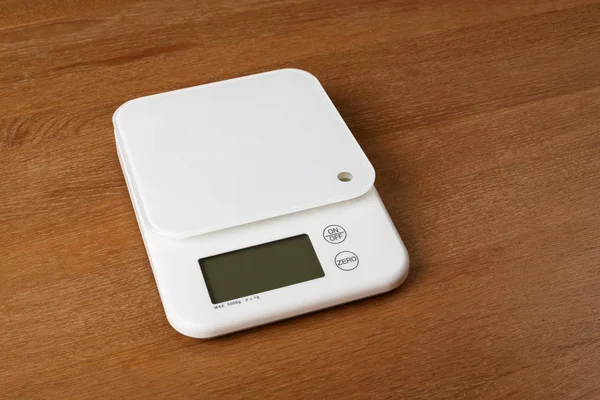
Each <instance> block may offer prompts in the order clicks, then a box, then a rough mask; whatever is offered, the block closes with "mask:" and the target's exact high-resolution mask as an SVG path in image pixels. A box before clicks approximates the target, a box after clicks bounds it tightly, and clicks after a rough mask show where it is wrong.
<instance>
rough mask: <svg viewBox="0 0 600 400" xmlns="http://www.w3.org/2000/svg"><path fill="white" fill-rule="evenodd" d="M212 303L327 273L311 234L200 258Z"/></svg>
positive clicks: (318, 276)
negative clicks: (312, 241) (324, 270)
mask: <svg viewBox="0 0 600 400" xmlns="http://www.w3.org/2000/svg"><path fill="white" fill-rule="evenodd" d="M198 262H199V263H200V269H201V270H202V275H203V276H204V280H205V282H206V287H207V288H208V294H209V295H210V300H211V301H212V302H213V304H217V303H222V302H224V301H229V300H233V299H237V298H240V297H245V296H250V295H253V294H257V293H261V292H266V291H268V290H273V289H277V288H281V287H284V286H289V285H294V284H296V283H300V282H305V281H310V280H312V279H317V278H322V277H323V276H325V273H324V272H323V268H321V263H320V262H319V259H318V258H317V254H316V253H315V249H314V248H313V246H312V244H311V242H310V238H309V237H308V235H298V236H294V237H291V238H287V239H281V240H277V241H275V242H270V243H265V244H260V245H258V246H253V247H248V248H245V249H241V250H235V251H232V252H229V253H224V254H219V255H216V256H212V257H206V258H201V259H200V260H198Z"/></svg>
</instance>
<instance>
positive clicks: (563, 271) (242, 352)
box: [0, 0, 600, 399]
mask: <svg viewBox="0 0 600 400" xmlns="http://www.w3.org/2000/svg"><path fill="white" fill-rule="evenodd" d="M0 46H1V47H0V49H1V51H0V66H1V69H0V110H1V112H0V227H1V229H0V271H1V279H0V398H19V397H24V398H44V399H48V398H60V399H65V398H95V397H102V398H117V397H123V398H135V397H138V398H154V397H161V398H163V397H164V398H186V397H194V398H202V399H211V398H227V399H229V398H232V399H237V398H239V399H250V398H280V399H288V398H298V399H315V398H316V399H367V398H382V399H383V398H390V399H397V398H425V399H432V398H453V399H463V398H486V399H505V398H514V399H526V398H539V399H551V398H556V399H575V398H582V399H592V398H600V2H599V1H585V0H569V1H567V0H538V1H518V0H513V1H508V2H501V1H497V2H496V1H476V0H468V1H458V0H457V1H446V2H444V1H439V0H428V1H404V2H379V1H372V0H368V1H366V0H365V1H339V2H334V3H322V2H319V1H316V0H314V1H313V0H299V1H293V2H283V1H262V0H256V1H250V2H235V1H231V0H226V1H222V2H218V3H217V2H212V1H204V2H196V1H191V0H190V1H130V2H123V1H117V0H107V1H75V0H72V1H62V2H56V1H53V2H47V1H26V2H25V1H18V0H8V1H6V0H5V1H4V2H3V3H2V6H1V14H0ZM282 67H297V68H303V69H306V70H308V71H311V72H312V73H313V74H315V75H316V76H317V77H318V78H319V79H320V80H321V82H322V84H323V85H324V87H325V88H326V90H327V91H328V93H329V95H330V96H331V98H332V99H333V101H334V103H335V104H336V106H337V107H338V109H339V111H340V113H341V114H342V116H343V117H344V119H345V120H346V122H347V123H348V125H349V126H350V129H351V130H352V131H353V133H354V135H355V136H356V138H357V140H358V141H359V143H360V144H361V146H362V147H363V149H364V151H365V152H366V153H367V155H368V157H369V158H370V159H371V161H372V163H373V164H374V166H375V169H376V171H377V173H378V175H377V181H376V186H377V188H378V189H379V192H380V194H381V196H382V198H383V200H384V202H385V204H386V205H387V207H388V210H389V212H390V214H391V216H392V218H393V220H394V222H395V224H396V226H397V228H398V231H399V232H400V234H401V235H402V237H403V238H404V241H405V243H406V245H407V247H408V249H409V252H410V256H411V260H412V269H411V273H410V276H409V279H408V280H407V282H406V283H405V284H404V285H403V286H402V287H401V288H400V289H399V290H397V291H395V292H392V293H391V294H388V295H384V296H381V297H377V298H373V299H370V300H366V301H362V302H358V303H353V304H350V305H346V306H342V307H338V308H335V309H330V310H327V311H322V312H319V313H315V314H312V315H309V316H304V317H300V318H296V319H293V320H290V321H285V322H280V323H276V324H272V325H269V326H266V327H262V328H258V329H253V330H250V331H246V332H241V333H237V334H233V335H230V336H227V337H223V338H220V339H216V340H210V341H199V340H194V339H190V338H186V337H184V336H181V335H180V334H178V333H176V332H175V331H174V330H173V329H172V328H171V327H170V326H169V325H168V323H167V321H166V319H165V316H164V313H163V310H162V306H161V303H160V298H159V296H158V293H157V290H156V286H155V283H154V279H153V277H152V273H151V270H150V267H149V264H148V261H147V258H146V253H145V251H144V246H143V244H142V240H141V237H140V235H139V232H138V228H137V225H136V221H135V218H134V214H133V210H132V207H131V204H130V200H129V196H128V194H127V189H126V187H125V183H124V180H123V177H122V174H121V170H120V167H119V163H118V160H117V155H116V152H115V144H114V139H113V129H112V123H111V116H112V113H113V112H114V110H115V109H116V108H117V107H118V106H119V105H120V104H121V103H123V102H125V101H126V100H128V99H132V98H135V97H139V96H143V95H148V94H151V93H158V92H162V91H166V90H171V89H176V88H182V87H186V86H192V85H198V84H202V83H206V82H212V81H218V80H222V79H227V78H231V77H236V76H241V75H247V74H252V73H256V72H261V71H267V70H272V69H277V68H282Z"/></svg>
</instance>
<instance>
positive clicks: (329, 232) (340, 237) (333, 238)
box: [323, 225, 346, 244]
mask: <svg viewBox="0 0 600 400" xmlns="http://www.w3.org/2000/svg"><path fill="white" fill-rule="evenodd" d="M323 238H324V239H325V240H327V241H328V242H329V243H333V244H338V243H342V242H343V241H344V240H346V230H345V229H344V228H342V227H341V226H339V225H329V226H328V227H327V228H325V229H324V230H323Z"/></svg>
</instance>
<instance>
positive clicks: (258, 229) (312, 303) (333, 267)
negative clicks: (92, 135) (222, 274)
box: [119, 157, 409, 338]
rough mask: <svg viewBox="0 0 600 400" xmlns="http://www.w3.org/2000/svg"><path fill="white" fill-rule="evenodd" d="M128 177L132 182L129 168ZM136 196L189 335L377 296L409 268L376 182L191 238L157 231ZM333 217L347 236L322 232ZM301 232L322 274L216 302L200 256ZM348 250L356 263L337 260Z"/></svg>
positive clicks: (165, 299) (167, 296)
mask: <svg viewBox="0 0 600 400" xmlns="http://www.w3.org/2000/svg"><path fill="white" fill-rule="evenodd" d="M119 158H120V159H121V157H119ZM121 162H122V159H121ZM124 171H125V170H124ZM125 179H126V180H127V182H128V185H127V186H128V187H130V184H129V177H128V176H127V173H125ZM132 202H133V205H134V209H135V213H136V217H137V220H138V224H139V227H140V231H141V233H142V237H143V239H144V244H145V246H146V251H147V252H148V257H149V259H150V264H151V266H152V271H153V273H154V278H155V279H156V284H157V286H158V291H159V293H160V297H161V300H162V304H163V307H164V309H165V313H166V315H167V319H168V321H169V323H170V324H171V326H173V328H175V330H177V331H178V332H180V333H181V334H183V335H186V336H190V337H194V338H211V337H215V336H220V335H224V334H227V333H231V332H235V331H239V330H243V329H247V328H251V327H254V326H259V325H263V324H267V323H269V322H273V321H277V320H281V319H285V318H290V317H293V316H297V315H301V314H305V313H309V312H312V311H316V310H320V309H323V308H328V307H332V306H335V305H338V304H343V303H347V302H350V301H353V300H358V299H361V298H364V297H369V296H373V295H376V294H379V293H383V292H387V291H390V290H392V289H394V288H396V287H398V286H399V285H400V284H401V283H402V282H403V281H404V280H405V279H406V277H407V275H408V267H409V259H408V253H407V251H406V248H405V246H404V244H403V243H402V240H401V239H400V236H399V235H398V232H397V230H396V228H395V226H394V224H393V222H392V221H391V219H390V217H389V215H388V213H387V211H386V209H385V206H384V205H383V203H382V202H381V199H380V198H379V195H378V194H377V191H376V190H375V188H372V189H371V190H369V191H368V192H367V193H366V194H364V195H363V196H360V197H357V198H355V199H352V200H348V201H343V202H340V203H335V204H331V205H328V206H323V207H318V208H313V209H310V210H306V211H302V212H298V213H293V214H288V215H283V216H280V217H276V218H270V219H267V220H263V221H259V222H255V223H252V224H246V225H241V226H238V227H235V228H229V229H224V230H220V231H217V232H212V233H206V234H203V235H198V236H195V237H191V238H186V239H172V238H168V237H165V236H161V235H158V234H156V233H155V232H153V231H152V230H151V229H149V228H148V227H147V226H146V225H145V223H144V220H143V219H141V218H140V215H139V208H138V207H139V206H138V204H136V202H135V200H134V199H133V198H132ZM330 225H339V226H341V227H343V228H344V229H345V231H346V239H345V240H344V241H343V242H341V243H335V244H334V243H329V242H328V241H326V240H325V239H324V237H323V230H324V229H325V228H326V227H327V226H330ZM300 234H307V235H308V236H309V237H310V241H311V243H312V245H313V247H314V249H315V252H316V254H317V256H318V258H319V262H320V263H321V267H322V268H323V271H324V272H325V276H324V277H323V278H318V279H313V280H310V281H306V282H302V283H298V284H295V285H291V286H286V287H283V288H279V289H274V290H270V291H267V292H263V293H258V297H259V299H253V300H252V301H245V298H241V299H236V300H232V301H230V302H225V303H221V304H213V303H212V302H211V299H210V296H209V294H208V290H207V288H206V283H205V282H204V278H203V276H202V271H201V269H200V264H199V260H200V259H202V258H204V257H209V256H212V255H217V254H222V253H227V252H229V251H233V250H238V249H244V248H247V247H251V246H255V245H258V244H263V243H269V242H272V241H275V240H279V239H285V238H288V237H292V236H296V235H300ZM343 251H351V252H353V253H354V254H356V255H357V256H358V258H359V263H358V266H357V267H356V268H354V269H352V270H350V271H345V270H342V269H340V268H339V267H338V265H337V264H336V262H335V258H336V255H337V254H339V253H340V252H343ZM232 278H233V277H232ZM250 297H251V296H250ZM238 301H239V302H238Z"/></svg>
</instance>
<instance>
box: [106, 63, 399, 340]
mask: <svg viewBox="0 0 600 400" xmlns="http://www.w3.org/2000/svg"><path fill="white" fill-rule="evenodd" d="M113 123H114V126H115V137H116V143H117V151H118V154H119V159H120V161H121V166H122V168H123V174H124V175H125V180H126V182H127V187H128V189H129V193H130V195H131V200H132V203H133V206H134V210H135V214H136V217H137V221H138V224H139V227H140V231H141V232H142V237H143V238H144V243H145V245H146V251H147V252H148V257H149V259H150V264H151V265H152V271H153V272H154V277H155V279H156V284H157V286H158V291H159V293H160V297H161V299H162V303H163V306H164V309H165V312H166V315H167V318H168V320H169V322H170V324H171V325H172V326H173V327H174V328H175V329H176V330H177V331H179V332H180V333H182V334H184V335H187V336H191V337H196V338H209V337H214V336H219V335H223V334H226V333H229V332H233V331H238V330H241V329H245V328H250V327H253V326H257V325H262V324H266V323H269V322H273V321H277V320H280V319H284V318H289V317H293V316H295V315H299V314H304V313H308V312H311V311H315V310H319V309H322V308H326V307H331V306H334V305H337V304H341V303H346V302H349V301H353V300H357V299H360V298H363V297H368V296H373V295H375V294H378V293H382V292H386V291H389V290H391V289H393V288H396V287H397V286H399V285H400V284H401V283H402V282H403V281H404V279H405V278H406V276H407V274H408V254H407V252H406V248H405V247H404V244H403V243H402V240H401V239H400V237H399V235H398V233H397V231H396V228H395V227H394V224H393V223H392V221H391V219H390V217H389V215H388V213H387V211H386V209H385V206H384V205H383V203H382V202H381V199H380V198H379V195H378V194H377V191H376V190H375V188H374V186H373V183H374V181H375V171H374V170H373V167H372V165H371V163H370V162H369V160H368V159H367V157H366V156H365V154H364V153H363V151H362V149H361V148H360V146H359V145H358V143H357V142H356V140H355V139H354V137H353V136H352V133H351V132H350V131H349V129H348V127H347V126H346V124H345V123H344V121H343V120H342V118H341V117H340V115H339V113H338V112H337V110H336V108H335V106H334V105H333V103H332V102H331V100H330V99H329V97H328V96H327V94H326V93H325V90H324V89H323V87H322V86H321V85H320V84H319V81H318V80H317V79H316V78H315V77H314V76H312V75H311V74H309V73H307V72H305V71H301V70H296V69H283V70H277V71H272V72H267V73H262V74H257V75H251V76H246V77H242V78H237V79H231V80H227V81H222V82H217V83H211V84H207V85H201V86H196V87H191V88H186V89H181V90H176V91H172V92H168V93H161V94H157V95H153V96H147V97H142V98H138V99H135V100H132V101H128V102H127V103H125V104H123V105H122V106H121V107H120V108H119V109H118V110H117V111H116V112H115V114H114V117H113Z"/></svg>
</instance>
